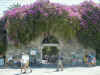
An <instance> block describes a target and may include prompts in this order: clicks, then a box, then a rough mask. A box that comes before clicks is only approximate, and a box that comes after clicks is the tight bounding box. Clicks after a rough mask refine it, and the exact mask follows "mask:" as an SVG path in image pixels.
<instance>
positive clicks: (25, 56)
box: [21, 54, 29, 64]
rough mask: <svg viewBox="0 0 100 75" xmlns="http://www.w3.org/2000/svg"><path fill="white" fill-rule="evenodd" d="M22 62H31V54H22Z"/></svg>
mask: <svg viewBox="0 0 100 75" xmlns="http://www.w3.org/2000/svg"><path fill="white" fill-rule="evenodd" d="M21 62H22V63H24V64H25V63H27V62H29V55H27V54H24V55H22V61H21Z"/></svg>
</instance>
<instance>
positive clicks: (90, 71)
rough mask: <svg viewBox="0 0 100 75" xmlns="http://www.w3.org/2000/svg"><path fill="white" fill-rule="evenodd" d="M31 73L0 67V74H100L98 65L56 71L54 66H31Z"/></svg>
mask: <svg viewBox="0 0 100 75" xmlns="http://www.w3.org/2000/svg"><path fill="white" fill-rule="evenodd" d="M32 70H33V72H32V73H27V74H20V69H0V75H100V66H96V67H68V68H64V71H59V72H56V68H33V69H32Z"/></svg>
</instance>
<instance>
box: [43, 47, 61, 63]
mask: <svg viewBox="0 0 100 75" xmlns="http://www.w3.org/2000/svg"><path fill="white" fill-rule="evenodd" d="M58 52H59V49H58V48H57V47H56V46H45V47H44V48H43V49H42V60H45V62H44V64H55V63H56V61H57V56H58Z"/></svg>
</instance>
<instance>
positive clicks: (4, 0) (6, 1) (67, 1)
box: [0, 0, 100, 17]
mask: <svg viewBox="0 0 100 75" xmlns="http://www.w3.org/2000/svg"><path fill="white" fill-rule="evenodd" d="M35 1H36V0H0V17H2V16H3V15H4V11H6V10H7V9H8V7H10V6H11V5H14V4H17V3H19V4H21V5H27V4H32V3H34V2H35ZM83 1H86V0H50V2H53V3H60V4H64V5H76V4H80V3H81V2H83ZM93 1H95V2H96V3H100V0H93Z"/></svg>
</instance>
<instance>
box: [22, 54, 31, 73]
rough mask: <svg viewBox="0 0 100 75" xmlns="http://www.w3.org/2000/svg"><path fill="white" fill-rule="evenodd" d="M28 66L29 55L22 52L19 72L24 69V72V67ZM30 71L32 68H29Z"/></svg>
mask: <svg viewBox="0 0 100 75" xmlns="http://www.w3.org/2000/svg"><path fill="white" fill-rule="evenodd" d="M28 67H29V55H27V54H24V53H22V59H21V72H22V69H24V73H26V69H27V68H28ZM31 72H32V70H31Z"/></svg>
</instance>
